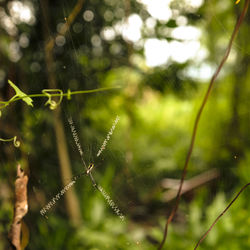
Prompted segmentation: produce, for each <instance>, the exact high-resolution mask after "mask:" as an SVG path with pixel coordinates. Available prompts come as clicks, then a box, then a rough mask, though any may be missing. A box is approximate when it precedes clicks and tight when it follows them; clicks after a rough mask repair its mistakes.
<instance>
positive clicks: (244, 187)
mask: <svg viewBox="0 0 250 250" xmlns="http://www.w3.org/2000/svg"><path fill="white" fill-rule="evenodd" d="M249 185H250V182H249V183H247V184H246V185H245V186H243V187H242V188H241V190H240V192H239V193H238V194H237V195H236V196H235V197H234V199H233V200H232V201H231V202H230V203H229V205H228V206H227V207H226V208H225V209H224V210H223V212H222V213H221V214H220V215H219V216H218V217H217V218H216V219H215V221H214V222H213V224H212V225H211V226H210V228H209V229H208V230H207V232H206V233H205V234H203V236H202V237H201V239H200V240H199V241H198V243H197V244H196V246H195V248H194V250H195V249H197V247H198V246H199V245H200V244H201V242H202V241H203V240H204V239H205V238H206V237H207V235H208V233H209V232H210V231H211V229H212V228H213V227H214V225H215V224H216V223H217V221H218V220H219V219H220V218H221V217H222V216H223V215H224V214H225V213H226V211H227V210H228V209H229V208H230V207H231V206H232V205H233V203H234V202H235V201H236V199H237V198H238V197H239V196H240V194H241V193H242V192H243V191H244V190H245V189H246V188H247V187H248V186H249Z"/></svg>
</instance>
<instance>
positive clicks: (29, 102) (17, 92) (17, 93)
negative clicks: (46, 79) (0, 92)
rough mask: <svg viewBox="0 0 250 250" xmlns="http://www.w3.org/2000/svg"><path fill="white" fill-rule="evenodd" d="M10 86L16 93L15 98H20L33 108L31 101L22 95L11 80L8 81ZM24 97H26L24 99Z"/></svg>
mask: <svg viewBox="0 0 250 250" xmlns="http://www.w3.org/2000/svg"><path fill="white" fill-rule="evenodd" d="M8 83H9V84H10V86H11V87H12V88H13V89H14V90H15V91H16V96H17V97H20V98H22V100H23V101H24V102H26V103H27V104H28V105H30V106H32V107H33V104H32V102H33V100H32V99H31V98H30V97H28V96H27V95H26V94H25V93H23V92H22V91H21V90H20V89H19V88H18V87H17V86H16V85H15V84H14V83H13V82H12V81H11V80H8ZM25 96H26V97H25Z"/></svg>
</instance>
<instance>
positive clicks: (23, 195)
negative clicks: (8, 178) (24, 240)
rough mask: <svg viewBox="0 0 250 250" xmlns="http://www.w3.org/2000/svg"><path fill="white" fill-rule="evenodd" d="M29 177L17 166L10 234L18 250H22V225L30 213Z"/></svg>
mask: <svg viewBox="0 0 250 250" xmlns="http://www.w3.org/2000/svg"><path fill="white" fill-rule="evenodd" d="M27 183H28V176H27V175H25V173H24V172H23V170H22V169H21V166H20V165H18V166H17V179H16V181H15V209H14V217H13V222H12V225H11V229H10V232H9V239H10V241H11V243H12V245H13V246H14V247H15V249H17V250H21V225H22V223H21V222H22V218H23V217H24V216H25V214H26V213H27V212H28V199H27Z"/></svg>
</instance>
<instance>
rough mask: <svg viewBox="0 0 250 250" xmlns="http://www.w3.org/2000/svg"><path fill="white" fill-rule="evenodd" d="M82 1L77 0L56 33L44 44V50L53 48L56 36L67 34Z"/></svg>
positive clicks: (80, 7)
mask: <svg viewBox="0 0 250 250" xmlns="http://www.w3.org/2000/svg"><path fill="white" fill-rule="evenodd" d="M83 3H84V0H78V2H77V3H76V5H75V7H74V9H73V10H72V12H71V13H70V14H69V16H68V17H65V23H64V24H63V25H62V26H61V28H60V30H59V31H58V34H56V35H55V37H54V38H53V37H52V38H50V39H49V40H48V41H47V44H46V46H45V48H46V50H49V51H51V50H52V49H53V48H54V45H55V40H56V38H57V37H58V36H65V35H66V34H67V32H68V31H69V29H70V27H71V25H72V23H74V21H75V19H76V17H77V16H78V14H79V13H80V11H81V9H82V6H83Z"/></svg>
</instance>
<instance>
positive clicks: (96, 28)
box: [0, 0, 250, 250]
mask: <svg viewBox="0 0 250 250" xmlns="http://www.w3.org/2000/svg"><path fill="white" fill-rule="evenodd" d="M13 2H15V1H0V6H1V7H0V17H1V18H2V19H0V27H1V30H0V32H1V37H0V56H1V64H0V89H1V95H0V97H1V100H8V99H9V98H10V97H11V96H13V95H14V92H13V90H12V89H11V88H10V87H9V86H8V84H7V80H8V79H11V81H13V82H14V83H19V84H18V87H19V88H20V89H21V90H22V91H23V92H24V93H27V94H32V93H40V92H41V90H42V89H46V88H49V85H48V75H47V71H46V58H45V53H44V45H45V43H46V41H45V40H44V36H43V32H44V29H45V30H46V31H47V32H48V33H49V34H50V37H54V36H55V34H56V33H57V29H58V26H60V25H62V24H63V23H64V22H65V21H64V17H67V16H69V14H70V13H71V11H72V9H73V8H74V6H75V4H76V1H67V0H64V1H58V0H56V1H44V2H46V4H47V7H48V13H47V14H48V16H49V19H50V20H48V22H49V27H47V26H46V25H45V22H44V16H43V13H42V9H41V8H42V7H41V1H37V0H32V1H31V0H30V1H28V3H29V4H30V5H31V6H33V7H32V8H31V10H32V13H33V15H34V17H35V19H36V22H34V23H32V22H31V23H28V22H26V23H25V22H24V21H20V22H18V21H17V20H15V19H14V17H13V14H11V13H12V12H11V7H10V6H11V3H13ZM242 2H243V1H241V3H240V4H238V5H237V6H235V5H234V1H227V0H222V1H215V0H213V1H205V2H204V3H203V4H202V5H201V6H200V7H199V8H195V7H190V6H188V4H187V3H186V2H185V1H184V0H183V1H182V0H180V1H179V0H178V1H172V2H171V5H170V6H171V10H172V11H173V13H175V14H174V15H173V17H172V18H170V19H169V20H168V21H167V22H164V21H160V20H155V22H156V23H155V26H154V27H153V31H150V32H151V33H150V32H149V31H148V30H147V28H146V27H145V26H143V28H142V40H143V39H144V42H145V41H146V39H149V38H158V39H166V40H167V41H168V42H171V41H177V42H178V41H179V40H178V39H176V38H174V37H172V35H171V34H172V33H171V32H172V31H173V29H175V28H176V27H177V26H179V25H180V24H178V22H177V20H178V17H180V16H181V17H182V18H184V20H187V25H192V26H195V27H198V28H199V29H200V30H201V31H202V36H201V37H200V42H201V46H203V47H204V48H205V49H206V51H207V57H206V58H205V59H204V62H198V61H196V60H192V59H190V60H187V61H185V62H183V63H178V62H176V61H174V60H171V59H170V60H169V61H168V62H167V63H166V64H163V65H161V66H158V67H152V68H151V67H148V66H147V65H146V63H145V60H144V59H143V58H144V49H143V46H139V45H138V46H136V45H135V44H133V43H132V42H131V41H127V40H126V39H124V37H123V36H122V34H118V35H116V36H115V37H113V39H110V40H108V39H104V37H103V36H102V35H101V34H102V32H103V30H104V28H105V27H106V28H107V27H112V26H115V25H116V24H117V22H120V21H121V20H125V18H126V16H129V15H131V14H134V13H136V14H138V15H139V16H140V18H141V20H142V22H143V23H144V24H145V23H146V22H147V19H148V18H152V17H151V15H150V13H149V12H148V11H147V10H146V7H145V6H144V5H143V4H141V3H140V1H114V0H105V1H96V0H89V1H85V2H84V5H83V9H82V10H81V11H80V14H79V15H78V17H77V18H76V20H75V21H74V23H73V24H72V27H70V32H69V33H68V34H67V35H66V36H65V37H64V39H65V44H64V45H63V46H60V45H58V44H60V43H58V44H57V45H55V47H54V48H53V51H52V52H53V55H54V61H55V62H54V70H55V72H56V73H55V76H56V79H57V83H58V86H57V88H60V89H62V90H63V91H64V92H65V91H67V89H71V90H72V91H75V90H85V89H94V88H98V87H114V86H118V85H119V86H121V87H122V89H121V90H114V91H107V92H102V93H95V94H89V95H79V96H74V97H72V100H70V101H67V100H63V102H62V104H61V109H62V111H63V112H62V113H63V115H62V119H63V121H64V125H65V126H64V127H65V133H66V138H67V144H68V149H69V155H70V160H71V164H72V166H71V167H72V172H73V175H75V174H79V173H80V172H82V171H83V168H82V163H81V160H80V156H79V154H78V152H77V149H76V147H75V144H74V140H73V138H72V135H71V132H70V128H69V126H68V123H67V118H68V116H70V115H71V116H72V117H73V120H74V122H75V125H76V129H77V132H78V134H79V137H80V142H81V144H82V148H83V151H84V158H85V161H86V162H87V164H88V163H90V162H94V163H95V168H94V169H93V171H92V173H93V175H94V177H95V179H96V181H97V182H98V183H100V185H101V186H102V187H103V188H104V189H105V190H106V191H107V192H108V194H109V195H110V196H111V198H112V200H114V202H115V203H116V204H117V206H118V207H119V209H120V210H121V211H122V212H123V214H124V215H125V217H126V220H125V222H122V221H121V220H120V219H119V217H118V216H116V215H115V214H114V213H113V211H112V210H111V209H110V207H109V206H108V204H107V203H106V201H105V200H104V198H103V197H102V195H101V194H100V193H99V192H98V191H96V190H95V189H94V187H93V186H92V184H91V182H90V180H89V179H88V177H86V176H85V177H82V178H80V179H79V180H78V181H77V182H76V184H75V186H74V189H75V191H76V193H77V197H78V199H79V202H80V209H81V216H82V222H81V225H80V226H79V227H74V226H73V225H71V224H70V220H69V218H68V216H67V211H66V208H65V201H64V199H61V200H59V201H58V202H57V204H56V206H55V207H54V208H53V209H52V210H51V211H50V212H49V213H48V220H46V219H44V218H43V217H42V216H41V215H40V213H39V211H40V209H41V208H42V207H43V206H44V205H45V204H46V203H47V202H48V201H49V200H50V199H51V198H52V197H53V196H54V195H55V194H56V193H57V192H58V191H59V190H60V189H61V188H62V180H61V175H60V170H59V159H58V154H57V148H56V139H55V136H54V130H53V115H54V113H53V111H51V110H49V109H48V108H46V107H44V103H45V102H46V100H44V99H42V98H41V99H36V100H34V102H33V105H34V108H31V107H28V106H27V105H23V104H22V103H14V104H12V105H9V106H8V107H6V109H4V110H3V112H2V117H1V132H0V137H4V138H9V137H13V136H15V135H16V136H17V137H18V138H19V139H20V141H21V147H20V149H15V148H14V147H13V145H12V144H6V143H1V161H0V164H1V168H0V178H1V183H0V198H1V199H0V203H1V204H0V206H1V209H0V221H1V223H0V239H1V240H0V249H5V248H6V246H7V245H8V241H7V233H8V231H9V228H10V225H11V220H12V216H13V199H14V192H13V188H14V184H13V183H14V181H15V175H16V170H15V168H16V165H17V162H20V163H21V164H22V166H23V168H24V169H25V171H27V172H28V174H29V187H28V188H29V193H28V197H29V212H28V214H27V215H26V216H25V218H24V221H25V223H26V224H27V226H28V229H29V233H30V237H29V244H28V246H27V248H26V249H38V250H39V249H55V250H56V249H91V250H95V249H132V250H133V249H149V250H150V249H156V247H157V246H158V244H159V242H160V240H161V239H162V234H163V228H164V224H165V221H166V215H167V214H169V211H170V209H171V207H172V205H173V202H172V201H170V202H166V201H164V198H163V197H164V193H165V191H166V190H164V188H163V187H162V180H163V179H164V178H175V179H179V178H180V176H181V171H182V168H183V164H184V161H185V157H186V153H187V149H188V146H189V143H190V135H191V131H192V126H193V123H194V119H195V116H196V113H197V111H198V108H199V106H200V103H201V100H202V98H203V96H204V93H205V90H206V88H207V83H208V80H207V79H206V74H205V73H206V72H205V73H204V72H203V73H204V76H203V75H202V77H201V78H197V77H195V76H194V75H192V74H190V72H193V71H195V70H197V68H199V65H201V64H202V63H205V64H207V65H209V68H210V69H212V70H213V69H214V68H215V67H216V65H217V64H218V62H219V60H220V59H221V56H222V55H223V53H224V51H225V48H226V45H227V42H228V40H229V38H230V35H231V32H232V30H233V26H234V23H235V21H236V18H237V16H238V14H239V13H240V10H241V8H242ZM128 3H129V4H128ZM86 10H91V11H92V12H93V13H94V19H93V21H91V22H87V21H86V20H84V19H83V14H84V12H85V11H86ZM4 13H5V14H4ZM5 15H6V16H8V17H9V18H12V23H13V25H14V26H13V27H15V29H14V28H13V30H12V31H11V30H8V27H7V28H6V25H5V22H4V21H3V20H4V17H5ZM6 20H7V19H6ZM249 22H250V20H249V15H247V17H246V20H245V22H244V23H243V25H242V27H241V30H240V33H239V36H238V38H237V41H236V42H235V44H234V47H233V51H232V55H231V56H230V58H229V60H228V62H227V63H226V65H225V67H224V68H223V71H222V72H221V75H220V77H219V79H218V81H217V82H216V84H215V88H214V89H213V92H212V95H211V96H210V99H209V101H208V105H207V107H206V108H205V112H204V114H203V116H202V119H201V123H200V125H199V128H198V134H197V140H196V143H195V148H194V151H193V155H192V158H191V161H190V165H189V168H188V173H187V178H188V179H189V178H191V177H193V176H196V175H198V174H200V173H202V172H204V171H206V170H209V169H211V168H216V169H217V170H218V171H219V174H220V176H219V178H218V179H217V180H213V181H212V182H209V183H205V184H204V185H203V186H202V187H199V188H197V189H195V190H190V191H189V192H188V193H187V194H185V195H184V196H183V199H182V200H181V203H180V207H179V210H178V213H177V216H176V218H175V220H174V221H173V223H172V224H171V225H170V228H169V235H168V238H167V242H166V247H168V249H193V248H194V246H195V244H196V242H197V241H198V240H199V238H200V237H201V236H202V234H203V233H204V232H205V231H206V230H207V229H208V228H209V226H210V225H211V223H212V222H213V221H214V219H215V218H216V217H217V216H218V215H219V214H220V212H221V211H222V210H223V209H224V208H225V207H226V206H227V204H228V203H229V202H230V201H231V200H232V198H233V197H234V196H235V194H236V193H237V192H238V191H239V189H240V187H241V186H243V185H244V184H246V183H247V182H249V172H250V170H249V161H250V153H249V148H250V139H249V138H250V130H249V117H250V111H249V104H250V103H249V102H250V101H249V100H250V98H249V95H250V87H249V86H248V84H247V83H248V82H249V79H250V70H249V53H250V48H249V46H250V44H249V32H248V26H249ZM180 26H181V25H180ZM184 26H185V25H184ZM15 32H16V33H15ZM24 37H26V38H27V39H28V41H29V43H28V45H27V46H23V45H25V42H21V41H22V40H23V39H24V41H26V40H25V38H24ZM18 44H19V45H18ZM98 44H99V45H98ZM15 46H16V47H18V49H17V48H16V47H15ZM15 50H16V51H19V52H16V53H17V54H16V55H13V53H14V52H15ZM18 53H20V57H19V58H18ZM15 56H16V57H15ZM116 115H119V117H120V121H119V123H118V125H117V127H116V129H115V131H114V134H113V135H112V137H111V140H110V141H109V143H108V145H107V149H106V150H105V151H104V152H103V154H102V156H101V157H100V158H97V157H96V154H97V152H98V150H99V148H100V146H101V145H102V142H103V141H104V139H105V136H106V135H107V133H108V131H109V129H110V128H111V126H112V122H113V120H114V119H115V117H116ZM69 181H70V180H69ZM249 206H250V202H249V190H245V192H244V193H243V194H242V195H241V196H240V197H239V198H238V200H237V201H236V202H235V204H233V206H232V207H231V208H230V210H229V211H228V212H227V213H226V214H225V215H224V216H223V217H222V218H221V220H220V221H219V222H218V223H217V224H216V226H215V227H214V228H213V230H212V231H211V232H210V233H209V235H208V237H207V239H206V240H205V241H204V242H203V243H202V244H201V246H200V249H212V248H215V249H222V250H223V249H249V248H250V241H249V234H250V229H249V228H250V225H249V224H250V220H249V208H250V207H249Z"/></svg>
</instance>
